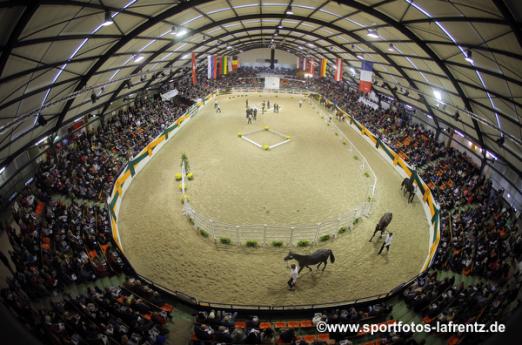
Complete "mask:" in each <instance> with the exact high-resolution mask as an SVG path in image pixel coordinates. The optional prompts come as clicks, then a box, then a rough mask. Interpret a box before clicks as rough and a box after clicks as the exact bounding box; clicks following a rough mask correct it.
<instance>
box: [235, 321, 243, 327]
mask: <svg viewBox="0 0 522 345" xmlns="http://www.w3.org/2000/svg"><path fill="white" fill-rule="evenodd" d="M234 327H235V328H241V329H245V328H246V322H245V321H236V323H235V324H234Z"/></svg>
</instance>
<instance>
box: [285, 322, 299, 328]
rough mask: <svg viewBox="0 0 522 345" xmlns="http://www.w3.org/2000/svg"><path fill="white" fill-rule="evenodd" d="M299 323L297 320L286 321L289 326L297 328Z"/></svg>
mask: <svg viewBox="0 0 522 345" xmlns="http://www.w3.org/2000/svg"><path fill="white" fill-rule="evenodd" d="M300 325H301V323H300V322H299V321H288V327H289V328H299V326H300Z"/></svg>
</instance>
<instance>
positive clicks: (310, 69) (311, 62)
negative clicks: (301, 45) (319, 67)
mask: <svg viewBox="0 0 522 345" xmlns="http://www.w3.org/2000/svg"><path fill="white" fill-rule="evenodd" d="M314 72H315V61H314V60H313V59H312V58H310V59H308V73H309V74H311V75H314Z"/></svg>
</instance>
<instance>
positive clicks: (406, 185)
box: [401, 178, 415, 204]
mask: <svg viewBox="0 0 522 345" xmlns="http://www.w3.org/2000/svg"><path fill="white" fill-rule="evenodd" d="M401 190H402V192H403V194H404V193H408V204H409V203H410V202H412V201H413V198H414V197H415V184H414V183H413V179H411V178H405V179H404V180H402V183H401Z"/></svg>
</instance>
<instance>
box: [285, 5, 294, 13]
mask: <svg viewBox="0 0 522 345" xmlns="http://www.w3.org/2000/svg"><path fill="white" fill-rule="evenodd" d="M286 14H294V11H293V10H292V5H288V7H287V8H286Z"/></svg>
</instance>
